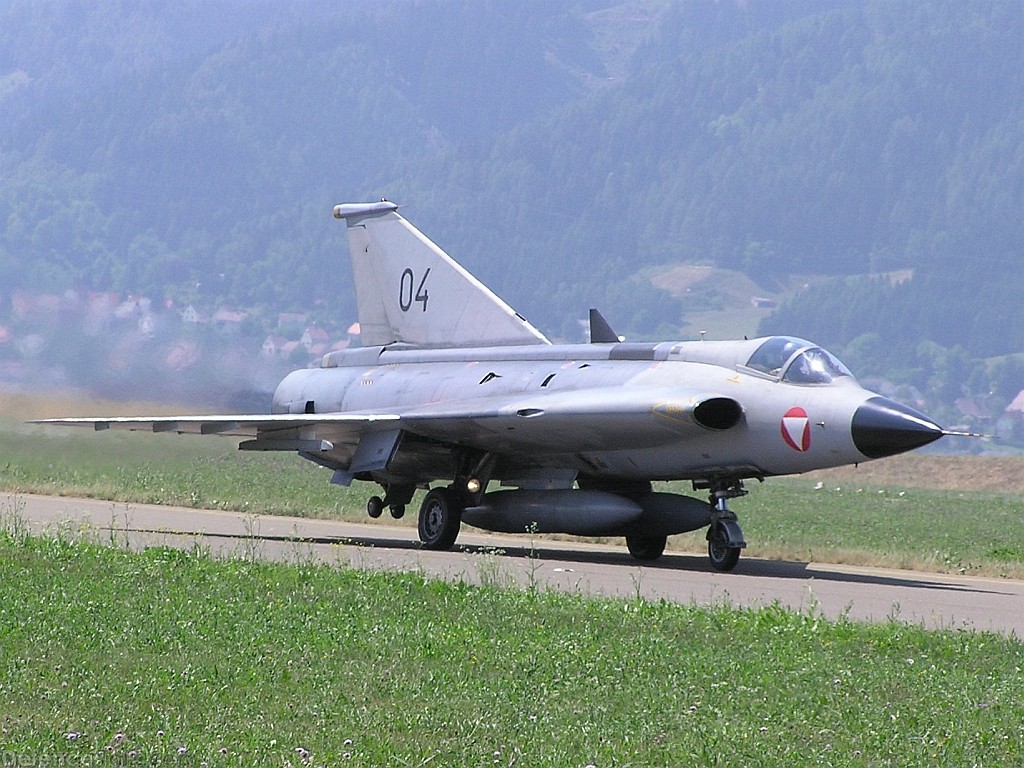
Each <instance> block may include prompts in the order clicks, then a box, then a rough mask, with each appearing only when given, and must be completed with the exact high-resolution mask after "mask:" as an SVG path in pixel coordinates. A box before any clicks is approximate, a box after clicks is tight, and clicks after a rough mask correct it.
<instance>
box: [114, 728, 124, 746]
mask: <svg viewBox="0 0 1024 768" xmlns="http://www.w3.org/2000/svg"><path fill="white" fill-rule="evenodd" d="M114 741H116V742H118V743H120V742H122V741H124V734H123V733H121V732H120V731H118V732H117V733H115V734H114Z"/></svg>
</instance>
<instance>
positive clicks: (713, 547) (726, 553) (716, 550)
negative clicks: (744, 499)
mask: <svg viewBox="0 0 1024 768" xmlns="http://www.w3.org/2000/svg"><path fill="white" fill-rule="evenodd" d="M694 487H695V488H697V487H703V488H706V489H708V490H709V491H710V492H711V494H710V495H711V500H710V504H711V525H710V526H708V536H707V539H708V560H710V561H711V567H712V568H714V569H715V570H716V571H731V570H732V569H733V568H735V567H736V563H738V562H739V559H740V551H741V550H742V549H743V548H744V547H746V546H747V542H746V541H745V540H744V539H743V531H742V530H740V523H739V520H737V519H736V515H735V513H734V512H733V511H732V510H731V509H729V504H728V502H729V499H735V498H737V497H739V496H746V495H747V490H746V489H745V488H744V487H743V481H742V480H730V481H711V482H708V483H707V484H702V485H701V486H698V485H697V483H694Z"/></svg>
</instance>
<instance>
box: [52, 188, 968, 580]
mask: <svg viewBox="0 0 1024 768" xmlns="http://www.w3.org/2000/svg"><path fill="white" fill-rule="evenodd" d="M334 216H335V218H337V219H339V220H341V221H344V222H345V223H346V225H347V231H348V241H349V251H350V255H351V259H352V267H353V274H354V280H355V291H356V299H357V306H358V316H359V325H360V328H361V337H362V344H363V346H362V347H361V348H357V349H350V350H342V351H337V352H330V353H329V354H327V355H325V356H324V357H323V359H322V361H321V362H320V366H319V367H318V368H307V369H302V370H298V371H294V372H293V373H291V374H289V375H288V376H287V377H286V378H285V379H284V380H283V381H282V382H281V383H280V385H279V386H278V387H277V391H276V392H275V394H274V398H273V405H272V409H271V413H270V414H256V415H237V414H235V415H224V416H178V417H158V418H154V417H130V418H85V419H83V418H75V419H48V420H44V421H43V422H42V423H47V424H63V425H67V424H74V425H87V426H92V427H94V428H95V429H97V430H103V429H108V428H112V429H130V430H151V431H153V432H177V433H197V434H203V435H208V434H218V435H229V436H238V437H244V438H247V439H245V440H243V441H241V442H240V444H239V446H238V447H239V448H240V449H241V450H243V451H290V452H295V453H298V455H299V456H301V457H303V458H304V459H308V460H309V461H312V462H315V463H316V464H319V465H321V466H323V467H326V468H328V469H330V470H332V471H333V475H332V478H331V482H333V483H336V484H340V485H345V486H347V485H349V484H351V483H352V482H353V481H361V482H370V483H376V484H377V485H379V486H380V488H381V489H382V490H381V491H380V492H379V493H378V494H376V495H372V496H370V497H369V500H368V501H367V504H366V510H367V513H368V514H369V515H370V516H371V517H379V516H380V515H381V514H382V512H383V511H384V509H385V508H387V509H389V510H390V513H391V515H393V516H394V517H396V518H400V517H402V516H403V515H404V514H405V510H406V506H407V505H408V504H409V503H410V502H411V501H412V499H413V495H414V493H415V491H416V490H417V489H424V490H426V491H427V492H426V494H425V495H424V496H423V499H422V503H421V505H420V507H419V537H420V539H421V541H422V545H423V546H424V547H425V548H427V549H434V550H445V549H450V548H452V547H453V546H454V544H455V542H456V538H457V537H458V534H459V530H460V526H461V525H462V523H466V524H468V525H471V526H475V527H477V528H482V529H485V530H489V531H501V532H507V533H524V532H537V533H556V532H557V533H567V534H576V535H582V536H624V537H625V540H626V544H627V546H628V549H629V551H630V553H631V554H632V555H633V556H634V557H635V558H637V559H639V560H642V561H650V560H654V559H656V558H658V557H659V556H660V555H661V554H662V553H663V551H664V549H665V545H666V539H667V537H668V536H670V535H673V534H677V533H683V532H686V531H694V530H698V529H701V528H707V542H708V556H709V559H710V563H711V565H712V567H714V568H715V569H718V570H720V571H729V570H731V569H733V568H734V567H735V566H736V564H737V562H738V560H739V557H740V552H741V551H742V550H743V548H744V547H745V546H746V541H745V539H744V536H743V532H742V531H741V529H740V525H739V522H738V520H737V517H736V515H735V513H734V512H733V511H732V509H730V507H729V501H730V500H731V499H735V498H737V497H740V496H743V495H745V494H746V493H747V490H746V488H745V486H744V483H745V482H747V481H749V480H759V481H760V480H764V479H765V478H768V477H772V476H777V475H790V474H797V473H801V472H807V471H809V470H813V469H820V468H823V467H833V466H838V465H843V464H856V463H859V462H862V461H866V460H868V459H877V458H880V457H883V456H890V455H893V454H897V453H901V452H903V451H909V450H913V449H915V448H919V447H921V446H924V445H927V444H928V443H931V442H932V441H934V440H936V439H938V438H939V437H941V436H942V435H943V434H949V433H946V432H944V430H943V429H942V428H941V427H939V426H938V425H937V424H936V423H935V422H933V421H932V420H931V419H929V418H928V417H927V416H925V415H924V414H922V413H919V412H918V411H916V410H914V409H912V408H909V407H907V406H905V405H902V404H900V403H897V402H895V401H893V400H890V399H888V398H885V397H882V396H880V395H878V394H876V393H874V392H871V391H869V390H866V389H864V388H863V387H862V386H861V385H860V384H859V383H858V382H857V379H856V378H855V377H854V376H853V374H851V372H850V371H849V370H848V369H847V368H846V366H844V365H843V364H842V363H841V362H840V361H839V360H838V359H837V358H836V357H835V356H834V355H832V354H831V353H829V352H828V351H827V350H825V349H823V348H821V347H820V346H817V345H815V344H813V343H811V342H809V341H805V340H803V339H799V338H793V337H789V336H771V337H766V338H757V339H749V340H748V339H743V340H738V341H680V342H662V343H626V342H623V341H621V340H620V338H619V337H618V335H617V334H616V333H615V332H614V331H613V330H612V328H611V326H610V325H609V324H608V323H607V322H606V321H605V319H604V318H603V317H602V316H601V314H600V313H599V312H597V311H595V310H591V313H590V329H591V337H590V343H582V344H553V343H551V342H550V341H549V340H548V339H547V338H546V337H545V336H544V335H543V334H542V333H541V332H540V331H538V330H537V329H536V328H534V327H533V326H532V325H530V323H529V322H527V321H526V320H525V319H524V318H523V317H522V316H521V315H519V314H518V313H517V312H515V311H514V310H513V309H512V308H511V307H509V306H508V304H506V303H505V302H504V301H502V300H501V299H500V298H498V297H497V296H496V295H495V294H494V293H492V292H491V291H490V290H489V289H488V288H487V287H486V286H484V285H483V284H482V283H481V282H479V281H478V280H477V279H476V278H475V277H473V276H472V275H471V274H470V273H469V272H467V271H466V270H465V269H464V268H463V267H462V266H461V265H459V264H458V263H456V262H455V261H454V260H453V259H452V258H451V257H450V256H448V254H446V253H445V252H444V251H442V250H441V249H440V248H439V247H438V246H437V245H435V244H434V243H433V242H431V241H430V240H429V239H427V237H426V236H424V235H423V234H422V233H421V232H420V231H419V230H417V229H416V228H415V227H414V226H413V225H412V224H410V223H409V222H408V221H407V220H406V219H405V218H404V217H403V216H402V215H401V214H399V212H398V206H397V205H396V204H395V203H392V202H389V201H387V200H382V201H380V202H375V203H350V204H343V205H338V206H336V207H335V208H334ZM665 480H682V481H690V482H691V484H692V488H693V490H694V492H695V493H699V494H703V497H702V498H701V497H694V496H688V495H682V494H676V493H667V492H664V491H659V490H655V489H654V486H653V485H652V483H653V482H655V481H665Z"/></svg>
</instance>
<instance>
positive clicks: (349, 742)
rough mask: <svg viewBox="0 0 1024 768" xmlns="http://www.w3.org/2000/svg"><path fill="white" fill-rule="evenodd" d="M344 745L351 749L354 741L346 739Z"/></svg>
mask: <svg viewBox="0 0 1024 768" xmlns="http://www.w3.org/2000/svg"><path fill="white" fill-rule="evenodd" d="M343 743H344V744H345V746H346V747H351V746H352V739H345V741H344V742H343Z"/></svg>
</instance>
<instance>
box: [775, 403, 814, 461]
mask: <svg viewBox="0 0 1024 768" xmlns="http://www.w3.org/2000/svg"><path fill="white" fill-rule="evenodd" d="M782 439H783V440H785V441H786V443H787V444H788V445H789V447H790V448H792V449H793V450H795V451H800V452H801V453H803V452H804V451H806V450H808V449H809V448H810V447H811V420H810V419H809V418H807V411H805V410H804V409H803V408H801V407H800V406H799V405H794V406H793V407H792V408H790V409H789V410H788V411H786V414H785V415H784V416H783V417H782Z"/></svg>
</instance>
